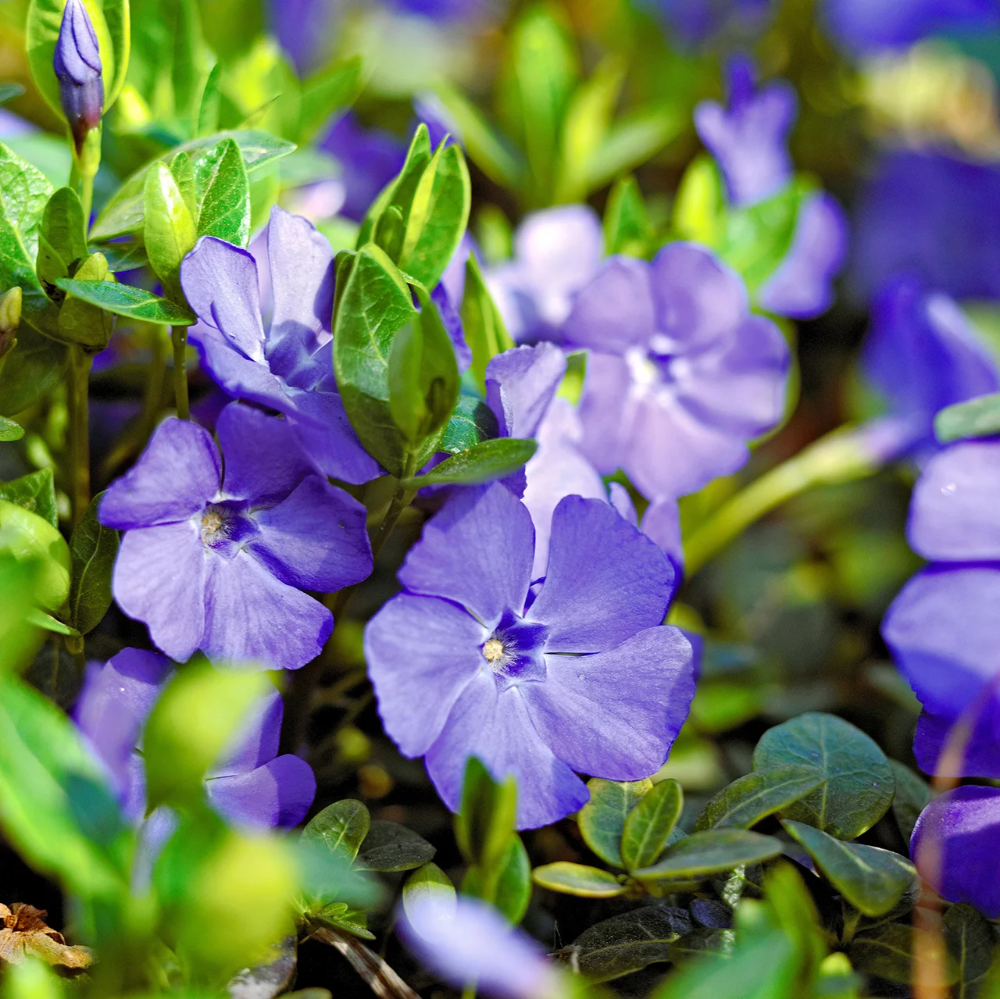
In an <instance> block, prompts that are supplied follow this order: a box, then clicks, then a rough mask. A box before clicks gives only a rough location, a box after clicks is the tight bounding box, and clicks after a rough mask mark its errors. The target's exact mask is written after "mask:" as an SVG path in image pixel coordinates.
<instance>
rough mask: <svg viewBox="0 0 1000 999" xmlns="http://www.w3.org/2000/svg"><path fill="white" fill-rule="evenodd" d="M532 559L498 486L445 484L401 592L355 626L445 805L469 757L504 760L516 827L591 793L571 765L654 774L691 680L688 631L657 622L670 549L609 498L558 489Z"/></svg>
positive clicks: (393, 723)
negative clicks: (545, 550) (541, 553)
mask: <svg viewBox="0 0 1000 999" xmlns="http://www.w3.org/2000/svg"><path fill="white" fill-rule="evenodd" d="M533 561H534V529H533V527H532V522H531V515H530V514H529V513H528V510H527V508H526V507H525V506H524V505H523V504H522V503H521V502H520V501H519V500H518V499H517V498H516V497H515V496H514V495H513V494H512V493H511V492H510V490H509V489H507V488H505V487H504V486H503V485H502V484H500V483H494V484H492V485H489V486H485V487H478V488H472V489H465V490H462V491H460V492H456V493H455V494H454V495H452V496H451V497H450V498H449V499H448V501H447V502H446V503H445V505H444V506H443V507H442V509H441V511H440V512H439V513H438V514H437V515H436V516H435V517H434V518H432V519H431V520H430V521H428V523H427V525H426V526H425V527H424V533H423V536H422V538H421V540H420V541H419V542H418V543H417V544H416V545H414V547H413V548H412V549H410V552H409V554H408V555H407V558H406V562H405V563H404V565H403V568H402V569H401V570H400V572H399V581H400V582H401V583H402V585H403V588H404V591H403V593H401V594H400V595H398V596H396V597H394V598H393V599H392V600H390V601H389V602H388V603H387V604H386V605H385V606H384V607H383V608H382V609H381V610H380V611H379V612H378V613H377V614H376V615H375V617H374V618H372V620H371V622H370V623H369V625H368V627H367V629H366V631H365V655H366V659H367V661H368V664H369V670H370V674H371V677H372V682H373V684H374V687H375V693H376V696H377V698H378V704H379V713H380V714H381V717H382V721H383V724H384V726H385V730H386V732H387V733H388V734H389V735H390V736H391V737H392V738H393V739H394V740H395V742H396V744H397V745H398V746H399V748H400V750H401V751H402V752H403V753H404V754H405V755H406V756H410V757H416V756H424V757H425V758H426V763H427V769H428V772H429V774H430V777H431V780H432V781H433V782H434V785H435V787H436V788H437V789H438V792H439V793H440V795H441V797H442V798H443V800H444V801H445V803H446V804H447V805H448V806H449V807H450V808H452V809H455V808H456V807H457V805H458V799H459V795H460V792H461V785H462V775H463V772H464V768H465V762H466V760H467V759H468V758H469V757H470V756H477V757H479V758H480V759H482V760H483V761H484V762H485V763H486V765H487V766H488V767H489V769H490V771H491V772H492V773H493V774H494V776H495V777H497V778H502V777H504V776H505V775H507V774H513V775H514V776H515V777H516V779H517V783H518V816H517V824H518V826H519V827H520V828H534V827H537V826H542V825H546V824H548V823H550V822H554V821H556V820H557V819H560V818H562V817H563V816H565V815H569V814H571V813H572V812H574V811H576V810H577V809H578V808H579V807H580V806H581V805H582V804H583V803H584V802H585V801H586V800H587V789H586V787H585V785H584V784H583V782H582V781H581V780H580V778H579V777H577V776H576V773H574V771H579V772H581V773H587V774H592V775H594V776H600V777H607V778H610V779H612V780H635V779H637V778H641V777H644V776H648V775H649V774H651V773H654V772H655V771H656V770H657V769H658V768H659V767H660V766H661V765H662V763H663V761H664V760H665V759H666V756H667V752H668V751H669V749H670V746H671V744H672V743H673V740H674V738H675V737H676V735H677V732H678V731H679V729H680V726H681V724H682V723H683V721H684V718H685V717H686V715H687V711H688V707H689V705H690V701H691V697H692V695H693V692H694V677H693V667H692V654H691V646H690V645H689V644H688V642H687V640H686V639H685V638H684V636H683V635H682V634H681V633H680V632H679V631H678V630H677V629H676V628H672V627H668V626H664V625H662V624H661V622H662V621H663V618H664V616H665V614H666V610H667V606H668V603H669V601H670V597H671V595H672V592H673V583H674V572H673V569H672V567H671V565H670V562H669V561H668V560H667V558H666V556H665V555H663V553H662V552H661V551H660V550H659V549H658V548H657V547H656V545H655V544H653V542H652V541H650V540H649V539H648V538H645V537H644V536H643V535H642V534H641V533H640V532H639V531H638V529H637V528H635V527H634V526H633V525H631V524H630V523H629V522H628V521H627V520H625V519H624V518H623V517H621V516H620V515H619V514H618V512H617V511H616V510H614V509H613V508H612V507H611V506H610V505H609V504H608V503H605V502H601V501H597V500H587V499H582V498H581V497H579V496H569V497H566V498H565V499H563V500H562V501H561V502H560V504H559V505H558V506H557V507H556V510H555V513H554V514H553V516H552V529H551V539H550V542H549V557H548V566H547V570H546V576H545V580H544V581H543V582H542V583H541V584H540V585H537V586H532V585H531V584H532V565H533Z"/></svg>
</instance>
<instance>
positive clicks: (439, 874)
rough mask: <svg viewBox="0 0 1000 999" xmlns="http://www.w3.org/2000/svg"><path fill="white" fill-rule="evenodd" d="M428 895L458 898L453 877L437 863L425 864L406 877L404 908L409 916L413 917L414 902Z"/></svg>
mask: <svg viewBox="0 0 1000 999" xmlns="http://www.w3.org/2000/svg"><path fill="white" fill-rule="evenodd" d="M428 897H432V898H441V899H451V900H452V901H454V900H455V899H456V898H457V895H456V892H455V886H454V885H453V884H452V883H451V879H450V878H449V877H448V875H447V874H445V873H444V871H442V870H441V868H440V867H438V865H437V864H424V866H423V867H419V868H417V870H415V871H414V872H413V873H412V874H411V875H410V876H409V877H408V878H407V879H406V883H405V884H404V885H403V909H404V910H405V912H406V914H407V916H409V917H410V918H411V919H412V918H413V912H414V910H413V905H414V903H415V902H419V901H422V900H423V899H425V898H428Z"/></svg>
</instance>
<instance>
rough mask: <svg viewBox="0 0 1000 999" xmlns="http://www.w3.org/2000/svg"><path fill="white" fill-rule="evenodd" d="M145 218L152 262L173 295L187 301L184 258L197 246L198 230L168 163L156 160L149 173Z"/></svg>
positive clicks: (145, 241) (144, 199)
mask: <svg viewBox="0 0 1000 999" xmlns="http://www.w3.org/2000/svg"><path fill="white" fill-rule="evenodd" d="M178 159H180V157H178ZM175 162H176V161H175ZM179 170H183V167H179ZM143 220H144V221H143V243H144V244H145V247H146V253H147V255H148V259H149V265H150V266H151V267H152V268H153V271H154V273H155V274H156V276H157V277H158V278H159V279H160V282H161V283H162V284H163V288H164V290H165V291H166V292H168V293H169V295H170V296H171V298H174V299H177V300H179V301H184V297H183V292H182V291H181V284H180V269H181V261H182V260H183V259H184V258H185V256H187V254H188V253H190V252H191V250H192V249H194V244H195V243H196V242H197V239H198V230H197V228H196V226H195V220H194V218H193V217H192V215H191V211H190V209H189V208H188V203H187V201H186V200H185V198H184V194H183V193H182V191H181V189H180V187H179V186H178V184H177V181H176V180H175V179H174V175H173V173H172V172H171V170H170V168H168V167H167V165H166V164H165V163H154V164H153V165H152V167H151V168H150V170H149V172H148V173H147V174H146V186H145V188H144V192H143Z"/></svg>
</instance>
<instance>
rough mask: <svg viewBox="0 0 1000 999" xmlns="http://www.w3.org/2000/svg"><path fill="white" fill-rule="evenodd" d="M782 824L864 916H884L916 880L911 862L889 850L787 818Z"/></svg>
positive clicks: (835, 886) (915, 873)
mask: <svg viewBox="0 0 1000 999" xmlns="http://www.w3.org/2000/svg"><path fill="white" fill-rule="evenodd" d="M782 825H783V826H784V827H785V829H786V830H787V831H788V833H789V834H790V835H791V836H792V838H793V839H795V840H796V841H797V842H798V843H800V844H801V845H802V846H803V847H805V850H806V852H807V853H808V854H809V856H810V857H812V858H813V860H815V861H816V866H817V867H818V868H819V869H820V870H821V871H822V872H823V874H824V875H825V876H826V877H827V878H828V879H829V881H830V883H831V884H832V885H833V886H834V888H836V889H837V891H839V892H840V893H841V895H843V896H844V898H846V899H847V901H848V902H850V903H851V905H853V906H854V908H855V909H857V910H858V911H859V912H861V913H863V914H864V915H866V916H882V915H885V913H887V912H889V911H890V910H891V909H892V908H893V907H894V906H895V905H896V903H897V902H899V900H900V899H901V898H902V897H903V895H904V894H905V893H906V891H907V889H909V888H911V887H913V885H914V884H915V882H916V877H917V872H916V869H915V868H914V867H913V865H912V864H911V863H910V862H909V861H908V860H907V859H905V858H904V857H901V856H900V855H899V854H898V853H893V852H892V851H891V850H882V849H880V848H879V847H876V846H864V845H863V844H861V843H844V842H842V841H841V840H839V839H836V838H835V837H833V836H830V835H828V834H827V833H825V832H821V831H820V830H819V829H815V828H814V827H813V826H807V825H805V824H804V823H801V822H791V821H789V820H788V819H785V820H784V821H783V822H782Z"/></svg>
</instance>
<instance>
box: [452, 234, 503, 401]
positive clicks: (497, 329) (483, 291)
mask: <svg viewBox="0 0 1000 999" xmlns="http://www.w3.org/2000/svg"><path fill="white" fill-rule="evenodd" d="M461 316H462V329H463V332H464V333H465V341H466V343H468V345H469V349H470V350H471V351H472V365H471V367H470V369H469V370H470V371H471V372H472V375H473V377H474V378H475V379H476V384H477V385H478V386H479V388H480V390H481V391H483V392H485V391H486V366H487V365H488V364H489V363H490V361H491V360H492V359H493V358H494V357H496V355H497V354H502V353H503V352H504V351H505V350H510V348H511V347H513V346H514V341H513V340H512V339H511V337H510V334H509V333H508V332H507V328H506V326H504V322H503V318H502V317H501V315H500V310H499V309H498V308H497V307H496V303H495V302H494V301H493V296H492V295H490V291H489V288H487V287H486V281H485V280H484V279H483V274H482V271H481V270H480V268H479V263H478V262H477V260H476V257H475V254H472V253H470V254H469V259H468V260H467V261H466V264H465V293H464V295H463V297H462V308H461Z"/></svg>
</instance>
